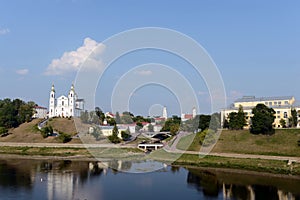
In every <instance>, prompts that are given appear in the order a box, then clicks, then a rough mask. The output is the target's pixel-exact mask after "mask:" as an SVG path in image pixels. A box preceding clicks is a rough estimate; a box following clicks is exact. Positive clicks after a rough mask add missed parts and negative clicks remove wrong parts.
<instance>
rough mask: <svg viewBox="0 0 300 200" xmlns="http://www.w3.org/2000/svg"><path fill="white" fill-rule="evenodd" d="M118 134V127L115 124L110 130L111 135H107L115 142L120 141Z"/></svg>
mask: <svg viewBox="0 0 300 200" xmlns="http://www.w3.org/2000/svg"><path fill="white" fill-rule="evenodd" d="M118 134H119V130H118V127H117V125H114V128H113V130H112V135H110V136H108V139H109V141H110V142H112V143H115V144H116V143H120V142H121V139H120V138H119V137H118Z"/></svg>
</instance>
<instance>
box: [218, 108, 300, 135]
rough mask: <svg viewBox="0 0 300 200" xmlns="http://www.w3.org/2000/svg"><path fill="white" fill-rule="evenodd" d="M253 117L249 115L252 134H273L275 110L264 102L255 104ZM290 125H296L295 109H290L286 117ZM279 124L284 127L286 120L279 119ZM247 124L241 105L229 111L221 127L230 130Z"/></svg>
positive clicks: (240, 128)
mask: <svg viewBox="0 0 300 200" xmlns="http://www.w3.org/2000/svg"><path fill="white" fill-rule="evenodd" d="M252 114H253V117H251V124H250V132H251V133H253V134H274V133H275V130H274V127H273V123H274V119H275V111H274V109H273V108H269V107H268V106H266V105H264V104H257V105H256V106H255V107H254V108H253V109H252ZM288 121H289V126H290V127H296V126H297V123H298V121H297V111H296V110H295V109H292V110H291V117H290V118H289V119H288ZM280 124H281V126H282V127H283V128H286V120H285V119H281V120H280ZM246 125H247V121H246V114H245V113H244V111H243V107H242V106H240V107H239V110H238V112H231V113H229V115H228V119H225V120H224V124H223V127H224V128H228V129H231V130H242V129H243V128H244V127H245V126H246Z"/></svg>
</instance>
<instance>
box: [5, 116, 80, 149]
mask: <svg viewBox="0 0 300 200" xmlns="http://www.w3.org/2000/svg"><path fill="white" fill-rule="evenodd" d="M40 121H41V119H34V120H32V121H31V122H29V123H23V124H21V125H20V126H19V127H17V128H14V129H10V130H9V133H10V134H9V135H8V136H6V137H0V142H22V143H56V142H58V141H57V139H56V137H48V138H43V137H42V135H41V133H40V131H39V130H38V129H37V124H38V123H39V122H40ZM48 125H51V126H52V127H53V129H54V130H56V131H60V132H64V133H67V134H70V135H71V136H74V135H76V133H77V131H76V128H75V124H74V120H73V119H71V120H69V119H66V118H54V119H52V120H50V121H49V122H48ZM70 143H81V140H80V139H72V140H71V142H70Z"/></svg>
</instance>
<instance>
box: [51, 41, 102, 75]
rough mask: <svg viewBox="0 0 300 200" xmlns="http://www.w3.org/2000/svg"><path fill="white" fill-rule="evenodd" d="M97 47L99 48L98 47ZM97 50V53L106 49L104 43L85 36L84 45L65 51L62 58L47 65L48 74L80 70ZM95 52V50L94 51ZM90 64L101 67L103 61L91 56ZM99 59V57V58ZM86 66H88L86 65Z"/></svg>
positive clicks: (61, 73)
mask: <svg viewBox="0 0 300 200" xmlns="http://www.w3.org/2000/svg"><path fill="white" fill-rule="evenodd" d="M96 48H97V49H96ZM93 50H96V51H97V52H96V53H97V55H98V54H101V53H102V52H103V50H104V45H103V44H102V43H97V42H96V41H95V40H92V39H90V38H85V39H84V42H83V45H82V46H81V47H79V48H78V49H76V50H75V51H69V52H65V53H64V54H63V55H62V56H61V57H60V58H58V59H53V60H52V62H51V64H50V65H49V66H48V67H47V69H46V72H45V74H46V75H63V74H65V73H68V72H74V71H78V70H79V68H80V66H81V65H82V64H83V63H84V62H85V61H86V59H87V58H89V55H90V54H91V53H92V52H93ZM94 53H95V52H94ZM89 59H92V60H89V61H91V62H89V63H90V66H91V67H93V68H96V67H98V68H99V67H100V66H99V65H101V62H100V61H99V60H96V59H97V58H89ZM98 59H99V58H98ZM85 67H87V66H86V65H85Z"/></svg>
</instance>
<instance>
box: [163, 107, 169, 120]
mask: <svg viewBox="0 0 300 200" xmlns="http://www.w3.org/2000/svg"><path fill="white" fill-rule="evenodd" d="M162 118H165V119H168V112H167V107H166V106H165V107H164V108H163V113H162Z"/></svg>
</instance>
